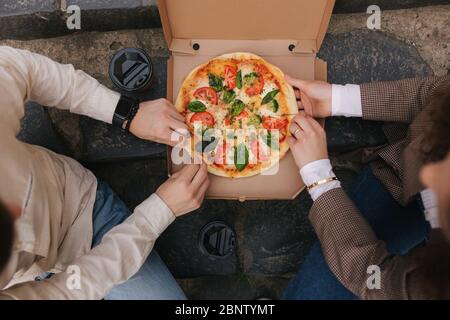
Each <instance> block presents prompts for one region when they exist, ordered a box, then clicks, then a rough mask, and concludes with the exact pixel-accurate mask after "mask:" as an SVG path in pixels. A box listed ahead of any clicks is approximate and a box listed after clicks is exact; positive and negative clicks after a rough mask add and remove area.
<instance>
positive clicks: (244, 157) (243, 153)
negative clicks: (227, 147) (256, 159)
mask: <svg viewBox="0 0 450 320" xmlns="http://www.w3.org/2000/svg"><path fill="white" fill-rule="evenodd" d="M248 158H249V154H248V149H247V147H246V146H245V144H244V143H241V144H239V145H238V146H237V148H236V149H235V151H234V165H235V167H236V169H237V170H238V171H242V170H244V169H245V167H246V166H247V164H248Z"/></svg>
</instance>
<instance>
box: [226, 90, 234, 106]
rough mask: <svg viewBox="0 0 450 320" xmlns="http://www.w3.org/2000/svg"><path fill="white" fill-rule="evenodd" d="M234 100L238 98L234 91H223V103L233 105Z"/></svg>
mask: <svg viewBox="0 0 450 320" xmlns="http://www.w3.org/2000/svg"><path fill="white" fill-rule="evenodd" d="M234 98H236V93H235V92H234V91H233V90H230V91H226V90H224V91H223V101H224V102H225V103H231V102H233V100H234Z"/></svg>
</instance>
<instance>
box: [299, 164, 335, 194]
mask: <svg viewBox="0 0 450 320" xmlns="http://www.w3.org/2000/svg"><path fill="white" fill-rule="evenodd" d="M300 176H301V177H302V179H303V182H304V183H305V184H306V185H307V186H308V185H311V184H313V183H314V182H317V181H320V180H323V179H326V178H329V177H335V176H336V175H335V174H334V172H333V167H332V166H331V162H330V160H329V159H321V160H316V161H313V162H310V163H308V164H307V165H305V166H303V167H302V168H301V169H300ZM340 186H341V183H340V182H339V181H337V180H335V181H331V182H328V183H325V184H321V185H319V186H317V187H314V188H312V189H311V190H309V194H310V196H311V198H312V199H313V200H314V201H315V200H316V199H317V198H319V197H320V196H321V195H322V194H324V193H325V192H327V191H329V190H331V189H335V188H339V187H340Z"/></svg>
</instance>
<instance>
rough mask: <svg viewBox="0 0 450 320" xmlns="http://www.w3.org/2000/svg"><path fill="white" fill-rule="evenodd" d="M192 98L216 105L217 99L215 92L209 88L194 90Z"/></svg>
mask: <svg viewBox="0 0 450 320" xmlns="http://www.w3.org/2000/svg"><path fill="white" fill-rule="evenodd" d="M194 97H195V98H196V99H199V100H203V101H207V102H209V103H212V104H217V102H218V101H219V98H218V96H217V92H216V90H214V89H213V88H210V87H201V88H198V89H197V90H195V92H194Z"/></svg>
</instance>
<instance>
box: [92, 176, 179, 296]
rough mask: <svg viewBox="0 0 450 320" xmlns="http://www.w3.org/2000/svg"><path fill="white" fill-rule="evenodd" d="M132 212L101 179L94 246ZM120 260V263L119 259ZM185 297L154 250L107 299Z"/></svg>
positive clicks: (95, 216)
mask: <svg viewBox="0 0 450 320" xmlns="http://www.w3.org/2000/svg"><path fill="white" fill-rule="evenodd" d="M130 214H131V212H130V210H128V208H127V206H126V205H125V204H124V203H123V201H122V200H121V199H120V198H119V197H118V196H117V195H116V194H115V193H114V191H112V190H111V188H110V187H109V186H108V185H107V184H106V183H105V182H101V181H99V182H98V187H97V195H96V198H95V205H94V213H93V225H94V236H93V239H92V247H95V246H96V245H98V244H99V243H100V241H101V239H102V238H103V236H104V235H105V234H106V233H107V232H108V231H109V230H111V229H112V228H113V227H115V226H117V225H118V224H121V223H122V222H123V221H124V220H125V219H127V218H128V216H129V215H130ZM117 263H120V261H118V262H117ZM125 299H126V300H185V299H186V296H185V294H184V293H183V291H182V290H181V288H180V287H179V285H178V283H177V282H176V280H175V279H174V277H173V276H172V274H171V273H170V271H169V270H168V269H167V267H166V265H165V264H164V262H163V261H162V260H161V258H160V257H159V255H158V254H157V253H156V252H155V251H152V253H151V254H150V255H149V257H148V258H147V261H145V263H144V265H143V266H142V267H141V269H140V270H139V271H138V272H137V273H136V274H135V275H133V276H132V277H131V278H130V279H129V280H128V281H126V282H124V283H122V284H120V285H118V286H116V287H114V288H113V289H112V290H111V291H110V292H109V293H108V295H107V296H106V297H105V300H125Z"/></svg>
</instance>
